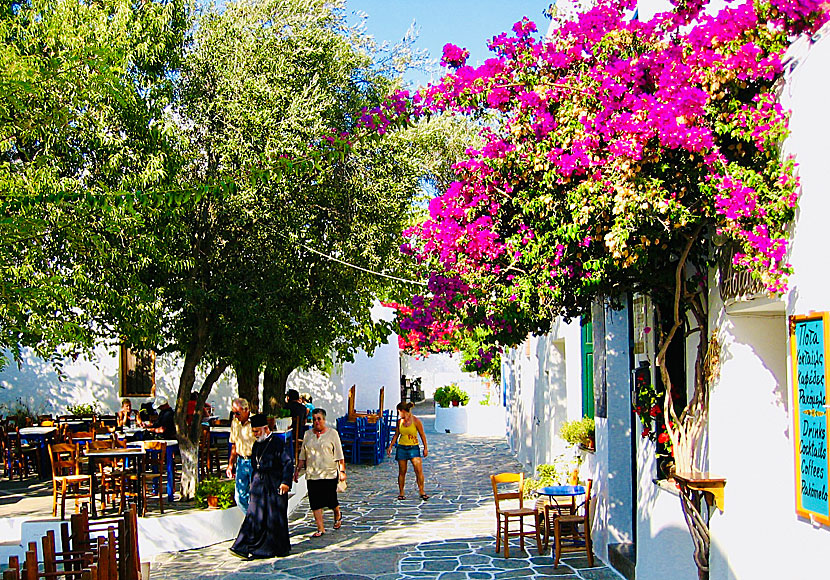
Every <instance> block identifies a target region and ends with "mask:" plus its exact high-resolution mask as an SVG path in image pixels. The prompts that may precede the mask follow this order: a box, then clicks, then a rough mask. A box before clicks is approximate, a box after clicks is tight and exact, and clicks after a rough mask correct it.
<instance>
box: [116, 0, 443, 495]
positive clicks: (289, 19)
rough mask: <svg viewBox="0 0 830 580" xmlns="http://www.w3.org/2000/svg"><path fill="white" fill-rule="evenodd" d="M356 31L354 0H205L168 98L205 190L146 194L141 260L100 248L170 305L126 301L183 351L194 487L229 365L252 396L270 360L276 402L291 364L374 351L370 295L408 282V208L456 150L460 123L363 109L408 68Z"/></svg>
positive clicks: (186, 447)
mask: <svg viewBox="0 0 830 580" xmlns="http://www.w3.org/2000/svg"><path fill="white" fill-rule="evenodd" d="M356 34H357V32H356V31H354V30H351V29H349V28H347V27H346V25H345V21H344V18H343V10H342V3H331V2H324V1H322V0H313V1H312V0H263V1H257V2H238V3H229V4H227V5H225V6H224V8H223V10H222V11H217V10H207V11H205V12H204V13H203V14H202V15H201V17H200V18H199V20H198V23H197V26H196V27H195V31H194V36H193V43H192V46H191V47H190V49H189V50H188V52H187V54H186V55H185V58H184V60H183V64H182V68H181V71H180V73H179V74H178V75H177V78H176V83H177V84H176V96H177V99H176V102H175V106H174V107H173V109H172V111H173V113H172V118H173V120H174V121H175V130H176V132H177V135H178V138H179V140H180V146H179V148H178V150H177V152H178V155H179V156H180V167H181V169H180V170H179V173H178V174H177V176H176V179H177V187H178V188H179V189H181V190H195V191H200V192H204V193H203V194H202V195H200V196H199V197H198V199H194V198H191V199H183V200H182V201H181V203H179V204H178V205H175V206H172V207H170V206H164V207H160V208H144V209H140V210H139V212H138V213H139V215H140V218H141V227H140V228H139V229H138V230H136V235H135V236H132V235H125V236H124V237H123V243H122V251H124V252H128V253H130V254H132V255H133V256H134V257H135V259H134V260H133V261H132V262H131V264H130V266H129V268H127V269H126V270H122V271H120V272H117V273H116V272H115V271H111V270H110V269H109V266H108V265H106V264H105V265H102V266H101V269H100V271H101V273H102V275H106V273H107V272H109V274H110V276H109V277H108V279H107V282H106V284H104V285H105V286H106V287H112V288H116V289H118V290H119V291H120V292H121V293H122V294H123V295H125V296H138V297H140V299H141V300H142V301H143V304H142V306H141V307H140V308H144V309H148V310H149V309H152V310H153V311H154V312H155V313H156V315H157V318H156V320H155V321H153V323H152V324H147V323H146V321H133V320H130V319H128V318H127V317H126V316H122V317H121V319H120V327H119V331H120V332H121V333H122V334H123V335H124V336H125V337H126V340H127V342H129V343H130V344H134V345H137V346H144V347H152V348H154V349H155V350H156V351H157V352H159V353H176V354H178V355H180V356H181V357H182V360H183V366H182V370H181V375H180V377H179V384H178V394H177V401H176V425H177V430H178V437H179V449H180V452H181V455H182V462H183V477H182V486H183V490H182V493H183V496H184V497H190V496H191V495H192V493H193V489H194V483H195V476H196V453H197V444H198V440H199V432H200V428H201V427H200V424H201V409H202V404H203V403H204V401H205V400H206V399H207V397H208V396H209V394H210V391H211V389H212V388H213V385H214V384H215V383H216V381H217V380H218V379H219V378H220V377H221V375H222V374H223V373H224V372H225V371H226V370H227V369H228V368H229V367H232V368H234V369H235V370H236V374H237V379H238V380H239V386H240V393H241V394H242V395H246V396H247V397H248V398H252V399H253V398H254V394H255V393H256V389H257V387H258V377H259V375H260V372H261V371H262V370H263V369H265V370H267V372H266V378H267V384H266V392H265V398H266V401H264V403H265V404H266V405H267V406H269V407H270V406H271V405H272V404H273V403H275V402H276V403H281V402H282V399H281V394H282V393H283V392H284V385H285V380H286V378H287V377H288V374H289V373H290V372H291V371H292V370H293V369H294V368H298V367H310V366H314V365H319V364H325V363H326V361H329V360H330V359H331V357H332V355H333V356H335V357H337V358H339V359H341V360H342V359H346V360H348V359H349V358H350V357H351V356H352V354H353V353H354V352H355V351H356V350H357V349H364V350H366V351H368V352H372V351H373V350H374V348H375V347H376V346H377V345H378V344H379V343H380V342H381V341H383V340H385V337H386V336H387V335H388V333H389V331H390V329H389V324H388V323H386V322H383V321H373V320H372V318H371V307H372V304H373V302H374V300H375V299H376V296H379V295H383V294H384V293H388V292H394V291H396V289H399V288H400V285H401V284H404V285H405V284H406V282H401V280H400V279H398V280H396V279H394V278H396V277H397V278H401V279H402V278H403V276H402V275H401V274H402V273H403V272H405V270H406V263H407V259H406V258H405V257H402V256H401V255H400V254H399V252H398V246H399V233H400V231H401V229H402V228H404V227H405V226H406V225H407V224H410V223H412V212H413V211H414V206H413V202H414V201H415V200H416V199H417V196H418V195H420V188H421V183H422V181H423V180H424V179H436V180H437V179H439V178H440V175H444V176H446V172H447V168H448V165H449V164H448V163H447V161H446V159H445V157H444V156H439V157H438V158H436V155H435V152H434V151H433V150H431V148H430V147H429V144H430V143H431V140H433V139H435V135H436V132H437V131H440V130H442V129H441V127H442V126H444V125H446V127H450V128H452V127H454V125H453V124H452V123H451V122H448V121H446V120H440V119H438V120H436V121H433V122H427V121H423V122H421V123H417V124H415V125H414V126H408V125H400V126H394V127H389V128H388V130H387V131H385V132H383V133H382V134H381V133H380V132H378V131H374V130H371V129H369V128H367V127H365V125H364V124H362V122H361V118H362V117H364V116H365V111H364V110H365V109H366V108H371V107H374V106H376V105H378V104H379V103H380V102H381V100H382V98H383V97H382V96H383V95H386V94H387V93H389V92H390V91H393V90H394V89H395V87H396V80H395V79H394V78H390V77H389V76H387V75H385V74H381V73H380V72H378V71H377V70H376V68H375V67H374V63H373V61H372V57H371V55H370V54H366V53H365V52H363V51H362V50H360V49H359V46H361V39H360V38H358V37H356V36H354V35H356ZM450 141H453V140H452V139H450ZM456 153H457V152H456ZM376 272H382V273H386V274H387V275H389V276H392V278H388V277H383V276H379V275H377V274H376ZM111 314H112V315H113V317H115V318H114V319H116V320H119V319H118V318H117V317H118V313H117V312H112V313H111ZM139 322H141V323H139ZM200 369H201V370H202V372H204V378H203V379H202V380H201V382H200V383H197V374H198V373H199V371H200ZM194 390H195V391H197V393H198V397H197V404H196V409H197V414H196V417H195V418H194V419H193V421H192V422H191V424H190V425H188V424H187V422H186V420H185V419H186V416H185V409H186V405H187V401H188V399H189V396H190V393H191V392H192V391H194Z"/></svg>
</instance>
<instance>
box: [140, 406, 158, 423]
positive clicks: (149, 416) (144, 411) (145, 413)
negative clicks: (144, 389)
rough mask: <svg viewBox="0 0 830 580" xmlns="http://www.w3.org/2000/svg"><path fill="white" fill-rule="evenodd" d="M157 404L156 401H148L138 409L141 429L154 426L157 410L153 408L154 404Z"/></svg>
mask: <svg viewBox="0 0 830 580" xmlns="http://www.w3.org/2000/svg"><path fill="white" fill-rule="evenodd" d="M154 402H155V400H154V399H147V400H146V401H144V402H143V403H141V406H140V407H139V408H138V420H137V423H138V426H139V427H151V426H152V425H153V421H154V420H155V418H156V415H157V413H156V410H155V409H154V408H153V403H154Z"/></svg>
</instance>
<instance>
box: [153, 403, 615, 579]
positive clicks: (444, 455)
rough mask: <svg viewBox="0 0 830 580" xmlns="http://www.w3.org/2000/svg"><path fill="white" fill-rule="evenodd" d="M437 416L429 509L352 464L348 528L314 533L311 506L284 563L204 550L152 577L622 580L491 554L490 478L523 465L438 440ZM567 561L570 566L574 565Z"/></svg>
mask: <svg viewBox="0 0 830 580" xmlns="http://www.w3.org/2000/svg"><path fill="white" fill-rule="evenodd" d="M431 412H432V409H431V407H425V408H422V409H420V410H419V409H417V408H416V410H415V413H416V415H418V416H419V417H420V418H421V419H422V420H423V421H424V426H425V428H426V432H427V439H428V441H429V451H430V454H429V457H427V458H426V459H425V461H424V468H425V476H426V490H427V493H428V494H429V495H430V496H431V497H430V499H429V500H428V501H421V499H420V498H418V489H417V487H416V485H415V478H414V474H413V473H412V471H411V469H410V473H409V474H408V476H407V490H406V493H407V497H408V498H409V499H406V500H400V501H399V500H397V499H396V497H397V495H398V487H397V463H396V462H395V461H394V460H393V459H390V458H387V459H386V460H385V461H384V462H383V463H382V464H381V465H376V466H371V465H347V466H346V467H347V471H348V483H349V487H348V490H347V491H346V492H345V493H343V494H341V495H340V502H341V509H342V510H343V527H342V528H341V529H339V530H334V529H332V527H331V525H332V523H333V516H332V515H331V512H327V513H326V514H325V518H326V520H325V521H326V528H327V530H326V535H325V536H323V537H321V538H312V537H311V534H312V533H313V532H314V531H315V527H314V522H313V518H312V517H311V513H310V512H309V510H308V500H305V501H304V502H303V504H301V506H300V507H299V508H298V509H297V510H296V511H295V512H294V514H292V516H291V518H290V519H291V522H290V528H291V543H292V553H291V555H290V556H288V557H286V558H275V559H271V560H255V561H251V562H246V561H242V560H239V559H237V558H235V557H233V556H232V555H231V554H230V552H229V551H228V548H229V547H230V545H231V542H224V543H222V544H217V545H215V546H211V547H208V548H203V549H200V550H192V551H187V552H178V553H173V554H162V555H159V556H158V557H157V558H156V561H155V562H153V564H152V568H151V578H153V580H185V579H191V578H204V579H209V580H255V579H256V580H264V579H265V578H268V579H274V580H289V579H295V578H298V579H308V580H335V579H336V580H367V579H371V580H416V579H433V578H434V579H439V580H474V579H481V580H500V579H502V578H537V579H539V578H557V579H560V580H577V579H583V580H618V579H620V578H622V577H621V576H619V575H618V574H617V573H616V572H615V571H614V570H612V569H611V568H608V567H606V566H605V565H603V563H602V562H601V561H600V560H599V559H596V560H595V562H594V567H589V566H588V561H587V559H586V558H585V557H584V555H580V554H565V556H566V558H564V559H563V560H562V561H561V562H560V565H559V567H558V568H554V567H553V558H552V557H551V553H550V550H548V552H547V554H545V555H539V554H538V553H537V551H536V546H535V542H534V541H533V540H530V541H529V542H527V543H526V547H527V549H528V552H527V553H524V554H523V553H522V552H520V551H519V546H518V540H516V541H515V547H514V545H513V543H511V549H510V555H511V557H510V559H505V558H503V557H502V555H501V554H496V552H495V537H494V533H495V511H494V506H493V494H492V488H491V486H490V479H489V476H490V474H491V473H496V472H500V471H519V470H521V469H522V468H521V465H520V464H519V463H518V462H517V461H516V459H515V457H514V456H513V454H512V453H511V452H510V450H509V448H508V446H507V443H506V441H505V439H504V438H503V437H473V436H466V435H449V434H438V433H432V432H431V431H432V423H433V417H432V416H431V415H428V414H427V413H431ZM568 556H569V557H568Z"/></svg>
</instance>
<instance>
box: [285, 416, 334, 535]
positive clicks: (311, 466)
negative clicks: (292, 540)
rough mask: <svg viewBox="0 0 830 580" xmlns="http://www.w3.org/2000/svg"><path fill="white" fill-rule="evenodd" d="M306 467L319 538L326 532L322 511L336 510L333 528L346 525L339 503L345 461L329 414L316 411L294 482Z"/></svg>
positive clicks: (306, 434) (301, 451)
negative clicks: (338, 488) (340, 483)
mask: <svg viewBox="0 0 830 580" xmlns="http://www.w3.org/2000/svg"><path fill="white" fill-rule="evenodd" d="M303 468H305V470H306V472H305V477H306V484H307V485H308V503H309V505H310V506H311V513H313V514H314V523H315V524H316V525H317V531H316V532H315V533H314V534H312V537H314V538H319V537H320V536H322V535H323V534H325V533H326V527H325V525H324V524H323V508H329V509H331V510H333V511H334V529H335V530H337V529H340V526H341V525H342V524H343V514H342V513H340V503H339V502H338V501H337V484H338V483H339V482H344V483H345V481H346V462H345V461H344V459H343V448H342V447H341V446H340V435H339V434H338V433H337V430H336V429H332V428H330V427H327V426H326V411H325V410H324V409H314V411H313V412H312V415H311V429H309V430H308V431H306V432H305V436H304V437H303V447H302V449H300V456H299V460H298V461H297V469H296V470H295V471H294V481H295V482H296V481H297V480H298V479H299V477H300V470H301V469H303Z"/></svg>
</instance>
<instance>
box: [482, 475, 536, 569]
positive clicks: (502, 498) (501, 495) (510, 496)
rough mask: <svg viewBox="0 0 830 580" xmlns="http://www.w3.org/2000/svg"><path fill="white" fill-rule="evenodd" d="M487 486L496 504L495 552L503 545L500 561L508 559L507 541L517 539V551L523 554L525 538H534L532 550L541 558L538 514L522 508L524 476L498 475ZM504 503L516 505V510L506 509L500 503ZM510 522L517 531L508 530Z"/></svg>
mask: <svg viewBox="0 0 830 580" xmlns="http://www.w3.org/2000/svg"><path fill="white" fill-rule="evenodd" d="M490 482H491V483H492V485H493V499H494V500H495V502H496V552H499V551H500V549H501V545H502V544H504V557H505V558H509V557H510V538H511V537H516V536H518V537H519V547H520V549H521V550H522V551H523V552H524V549H525V536H535V537H536V548H537V550H538V552H539V554H541V553H542V539H541V534H540V521H539V517H538V515H539V514H538V512H537V511H536V509H535V508H529V507H524V474H523V473H499V474H496V475H491V476H490ZM514 484H518V485H514ZM512 500H515V501H512ZM506 501H511V505H514V504H515V503H518V506H517V507H506V506H505V504H504V503H503V502H506ZM527 518H530V520H531V522H532V524H533V529H532V530H527V529H525V520H526V519H527ZM511 522H515V523H517V524H518V529H516V530H511V529H510V524H511Z"/></svg>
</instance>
